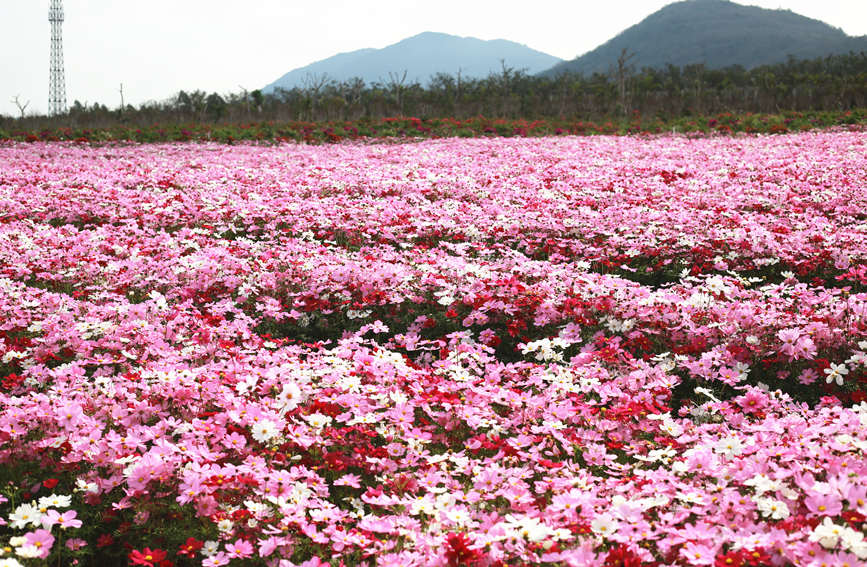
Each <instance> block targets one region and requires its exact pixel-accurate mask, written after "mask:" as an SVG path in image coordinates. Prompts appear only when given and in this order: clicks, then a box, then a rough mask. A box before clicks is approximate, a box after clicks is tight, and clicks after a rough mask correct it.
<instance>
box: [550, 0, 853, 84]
mask: <svg viewBox="0 0 867 567" xmlns="http://www.w3.org/2000/svg"><path fill="white" fill-rule="evenodd" d="M624 48H625V49H627V50H628V51H629V52H630V53H635V56H634V57H633V58H632V59H630V60H629V64H630V65H631V66H633V67H634V68H635V69H636V70H640V69H642V68H643V67H657V68H661V67H665V65H667V64H669V63H671V64H673V65H675V66H678V67H683V66H685V65H690V64H694V63H704V65H705V66H706V67H707V68H709V69H718V68H722V67H728V66H731V65H741V66H743V67H744V68H746V69H750V68H753V67H757V66H760V65H767V64H773V63H782V62H784V61H786V60H787V59H788V57H789V56H793V57H795V58H796V59H816V58H819V57H825V56H827V55H831V54H839V53H848V52H850V51H854V52H856V53H857V52H860V51H867V36H861V37H851V36H848V35H846V34H845V33H844V32H843V31H842V30H840V29H837V28H834V27H831V26H829V25H828V24H826V23H824V22H820V21H818V20H813V19H810V18H807V17H805V16H801V15H799V14H796V13H794V12H792V11H790V10H766V9H764V8H758V7H755V6H742V5H740V4H735V3H734V2H729V1H727V0H686V1H685V2H677V3H674V4H669V5H668V6H666V7H664V8H662V9H661V10H659V11H657V12H654V13H653V14H651V15H650V16H648V17H646V18H645V19H644V20H642V21H641V22H640V23H638V24H636V25H634V26H632V27H631V28H629V29H627V30H625V31H623V32H622V33H620V34H618V35H617V36H615V37H614V38H613V39H611V40H609V41H607V42H606V43H604V44H602V45H601V46H599V47H597V48H596V49H594V50H593V51H590V52H589V53H586V54H584V55H582V56H580V57H578V58H576V59H573V60H572V61H564V62H562V63H559V64H557V65H555V66H554V67H553V68H552V69H549V70H547V71H545V72H544V73H543V74H545V75H556V74H560V73H563V72H572V73H582V74H584V75H591V74H593V73H595V72H599V73H606V72H608V71H609V69H612V68H614V67H616V65H617V58H618V57H619V56H620V55H621V53H622V52H623V49H624Z"/></svg>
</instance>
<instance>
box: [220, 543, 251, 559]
mask: <svg viewBox="0 0 867 567" xmlns="http://www.w3.org/2000/svg"><path fill="white" fill-rule="evenodd" d="M226 555H228V556H229V558H230V559H246V558H247V557H250V556H252V555H253V544H252V543H250V542H249V541H247V540H244V539H239V540H237V541H236V542H235V543H227V544H226Z"/></svg>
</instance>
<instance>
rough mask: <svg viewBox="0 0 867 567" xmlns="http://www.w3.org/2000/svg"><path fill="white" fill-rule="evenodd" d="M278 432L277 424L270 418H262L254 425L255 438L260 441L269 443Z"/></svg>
mask: <svg viewBox="0 0 867 567" xmlns="http://www.w3.org/2000/svg"><path fill="white" fill-rule="evenodd" d="M277 434H278V431H277V425H276V424H275V423H274V422H273V421H271V420H270V419H262V420H260V421H257V422H256V423H255V424H254V425H253V439H255V440H256V441H258V442H259V443H267V442H268V441H270V440H271V439H273V438H274V437H276V436H277Z"/></svg>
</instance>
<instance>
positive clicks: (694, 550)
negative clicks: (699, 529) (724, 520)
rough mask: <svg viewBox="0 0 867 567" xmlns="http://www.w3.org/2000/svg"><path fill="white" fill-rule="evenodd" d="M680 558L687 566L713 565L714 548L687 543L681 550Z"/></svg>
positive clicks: (714, 557)
mask: <svg viewBox="0 0 867 567" xmlns="http://www.w3.org/2000/svg"><path fill="white" fill-rule="evenodd" d="M680 556H681V557H683V558H684V559H685V560H686V562H687V563H688V564H689V565H713V563H714V561H715V559H716V547H712V546H709V545H703V544H700V543H695V542H692V541H688V542H686V545H684V546H683V547H682V548H681V550H680Z"/></svg>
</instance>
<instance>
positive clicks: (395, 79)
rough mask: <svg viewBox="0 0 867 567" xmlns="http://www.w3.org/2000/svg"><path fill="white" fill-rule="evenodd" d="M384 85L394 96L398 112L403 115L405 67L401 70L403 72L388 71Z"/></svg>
mask: <svg viewBox="0 0 867 567" xmlns="http://www.w3.org/2000/svg"><path fill="white" fill-rule="evenodd" d="M386 86H387V87H388V89H389V90H390V91H391V94H392V95H393V96H394V100H395V102H396V103H397V112H398V114H399V115H401V116H403V89H404V87H405V86H406V69H404V70H403V74H398V73H393V72H391V71H389V72H388V82H386Z"/></svg>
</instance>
